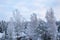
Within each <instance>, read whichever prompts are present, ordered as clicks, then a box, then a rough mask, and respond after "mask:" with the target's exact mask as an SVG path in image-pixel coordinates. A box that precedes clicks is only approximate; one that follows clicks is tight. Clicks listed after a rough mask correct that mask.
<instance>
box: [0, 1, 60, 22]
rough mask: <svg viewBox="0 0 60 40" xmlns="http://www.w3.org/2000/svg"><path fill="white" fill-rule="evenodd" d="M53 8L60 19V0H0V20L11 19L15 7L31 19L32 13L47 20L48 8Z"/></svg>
mask: <svg viewBox="0 0 60 40" xmlns="http://www.w3.org/2000/svg"><path fill="white" fill-rule="evenodd" d="M50 7H51V8H53V10H54V14H55V17H56V19H57V20H60V0H0V20H6V21H9V20H10V17H11V16H12V13H13V11H14V10H15V9H18V10H19V11H20V13H21V15H22V16H23V17H25V18H26V19H27V20H29V18H30V15H31V14H32V13H36V14H37V16H38V17H39V18H41V19H43V20H45V14H46V11H47V9H49V8H50Z"/></svg>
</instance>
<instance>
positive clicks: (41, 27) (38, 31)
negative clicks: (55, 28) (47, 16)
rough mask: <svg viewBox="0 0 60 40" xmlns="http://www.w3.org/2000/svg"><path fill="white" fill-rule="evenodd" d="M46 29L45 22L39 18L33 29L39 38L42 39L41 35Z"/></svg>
mask: <svg viewBox="0 0 60 40" xmlns="http://www.w3.org/2000/svg"><path fill="white" fill-rule="evenodd" d="M46 29H47V26H46V22H44V21H43V20H41V19H39V21H38V27H37V28H36V29H35V33H36V35H37V37H38V38H39V39H41V40H42V39H44V36H43V35H44V34H45V33H46V32H47V30H46Z"/></svg>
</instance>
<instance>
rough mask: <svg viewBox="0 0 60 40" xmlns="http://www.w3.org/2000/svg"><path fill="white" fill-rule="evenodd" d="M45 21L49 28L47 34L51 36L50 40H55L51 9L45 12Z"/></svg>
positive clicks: (53, 18)
mask: <svg viewBox="0 0 60 40" xmlns="http://www.w3.org/2000/svg"><path fill="white" fill-rule="evenodd" d="M46 19H47V26H48V27H49V28H48V32H49V33H50V34H51V35H52V36H51V40H56V36H57V26H56V20H55V17H54V12H53V10H52V8H51V9H49V10H48V11H47V13H46Z"/></svg>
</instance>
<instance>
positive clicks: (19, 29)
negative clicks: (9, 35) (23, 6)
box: [13, 9, 24, 37]
mask: <svg viewBox="0 0 60 40" xmlns="http://www.w3.org/2000/svg"><path fill="white" fill-rule="evenodd" d="M13 17H14V21H15V24H14V25H15V33H16V36H17V37H20V36H22V34H23V35H24V27H23V22H24V20H23V17H22V15H21V14H20V12H19V10H18V9H16V10H15V11H14V12H13Z"/></svg>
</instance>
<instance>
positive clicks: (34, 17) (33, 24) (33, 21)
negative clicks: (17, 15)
mask: <svg viewBox="0 0 60 40" xmlns="http://www.w3.org/2000/svg"><path fill="white" fill-rule="evenodd" d="M37 25H38V20H37V15H36V14H35V13H33V14H32V15H31V22H30V35H31V36H34V35H35V33H34V31H35V29H36V28H37Z"/></svg>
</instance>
